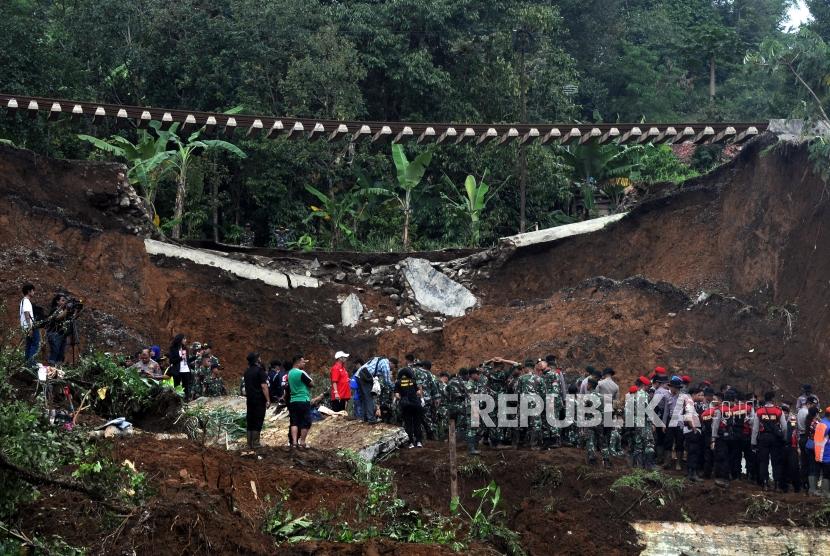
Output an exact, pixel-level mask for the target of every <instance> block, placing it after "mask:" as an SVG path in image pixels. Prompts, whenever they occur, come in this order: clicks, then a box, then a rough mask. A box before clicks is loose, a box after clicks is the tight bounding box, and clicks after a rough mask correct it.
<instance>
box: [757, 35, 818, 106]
mask: <svg viewBox="0 0 830 556" xmlns="http://www.w3.org/2000/svg"><path fill="white" fill-rule="evenodd" d="M744 62H745V63H748V64H754V65H757V66H761V67H764V68H766V69H768V70H769V71H770V72H771V73H776V72H786V73H788V74H790V75H791V76H792V77H793V78H794V79H795V81H796V82H797V84H798V87H797V88H798V89H799V90H800V91H802V94H801V97H802V99H804V101H803V106H804V112H805V114H804V115H805V116H807V117H820V118H821V119H822V120H823V121H824V122H830V118H828V116H827V112H826V111H825V106H827V104H828V99H829V98H830V45H828V44H827V43H826V42H825V41H824V40H823V39H822V38H821V37H820V36H819V35H817V34H815V33H813V32H812V31H810V30H808V29H802V30H800V31H799V32H798V33H795V34H792V35H785V36H783V37H780V38H773V37H770V38H767V39H764V41H763V42H762V43H761V44H760V45H759V47H758V50H757V51H753V52H749V53H747V55H746V57H745V58H744Z"/></svg>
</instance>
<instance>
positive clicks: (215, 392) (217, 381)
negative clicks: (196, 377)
mask: <svg viewBox="0 0 830 556" xmlns="http://www.w3.org/2000/svg"><path fill="white" fill-rule="evenodd" d="M202 392H203V393H202V395H203V396H207V397H209V398H215V397H218V396H224V395H225V394H227V390H225V383H224V382H223V381H222V379H221V378H219V377H218V376H209V377H207V378H206V379H205V380H204V382H203V383H202Z"/></svg>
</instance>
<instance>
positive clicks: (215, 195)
mask: <svg viewBox="0 0 830 556" xmlns="http://www.w3.org/2000/svg"><path fill="white" fill-rule="evenodd" d="M210 204H211V209H212V213H213V214H212V215H211V226H212V227H213V241H214V243H219V174H217V172H216V159H214V161H213V183H212V184H211V188H210Z"/></svg>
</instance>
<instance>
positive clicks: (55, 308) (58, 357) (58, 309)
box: [46, 293, 69, 366]
mask: <svg viewBox="0 0 830 556" xmlns="http://www.w3.org/2000/svg"><path fill="white" fill-rule="evenodd" d="M66 301H67V300H66V295H64V294H62V293H58V294H56V295H55V297H54V298H52V309H51V312H50V314H49V319H48V321H47V322H46V341H47V342H48V344H49V365H50V366H55V365H56V364H58V363H63V360H64V351H65V349H66V335H67V333H68V330H69V322H68V318H67V317H68V312H67V310H66Z"/></svg>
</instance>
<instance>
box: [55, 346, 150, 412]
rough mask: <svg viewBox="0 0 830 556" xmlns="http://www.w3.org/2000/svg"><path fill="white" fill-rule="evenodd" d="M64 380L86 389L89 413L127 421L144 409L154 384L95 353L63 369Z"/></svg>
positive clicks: (108, 357)
mask: <svg viewBox="0 0 830 556" xmlns="http://www.w3.org/2000/svg"><path fill="white" fill-rule="evenodd" d="M66 377H67V379H68V380H76V381H79V382H81V383H84V384H88V385H89V391H90V396H89V398H90V401H91V403H92V409H93V410H94V411H95V412H96V413H98V414H99V415H102V416H107V417H127V418H129V417H130V416H132V415H134V414H136V413H138V412H139V411H141V410H142V409H144V408H146V407H147V405H148V404H149V402H150V399H151V398H152V394H153V390H154V388H156V387H157V386H156V383H155V382H154V381H152V380H151V379H149V378H145V377H143V376H141V375H140V374H139V373H138V372H137V371H136V370H135V369H130V368H125V367H123V366H122V365H121V364H119V362H118V361H116V360H115V359H114V358H113V357H111V356H109V355H106V354H102V353H95V354H93V355H88V356H85V357H83V358H81V360H80V362H79V363H78V365H77V366H76V367H74V368H67V369H66Z"/></svg>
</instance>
